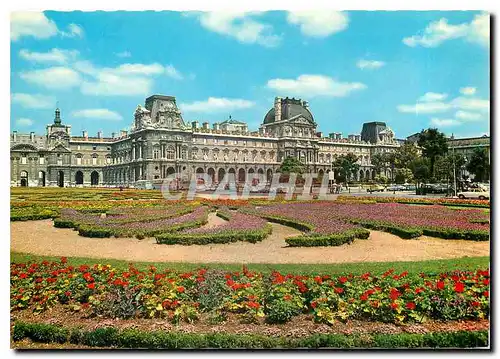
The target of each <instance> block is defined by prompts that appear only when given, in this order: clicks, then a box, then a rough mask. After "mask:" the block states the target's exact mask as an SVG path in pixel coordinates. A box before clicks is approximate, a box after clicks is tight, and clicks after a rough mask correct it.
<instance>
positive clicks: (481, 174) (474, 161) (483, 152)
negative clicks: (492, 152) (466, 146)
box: [466, 148, 490, 182]
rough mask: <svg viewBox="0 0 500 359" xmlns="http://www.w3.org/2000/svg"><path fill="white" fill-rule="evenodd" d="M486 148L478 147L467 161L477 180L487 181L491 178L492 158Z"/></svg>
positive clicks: (468, 167)
mask: <svg viewBox="0 0 500 359" xmlns="http://www.w3.org/2000/svg"><path fill="white" fill-rule="evenodd" d="M489 157H490V156H489V153H488V150H487V149H486V148H476V149H474V152H473V153H472V156H471V159H470V161H468V163H467V166H466V168H467V171H469V172H470V173H472V174H473V175H474V180H475V181H477V182H482V181H487V180H489V178H490V158H489Z"/></svg>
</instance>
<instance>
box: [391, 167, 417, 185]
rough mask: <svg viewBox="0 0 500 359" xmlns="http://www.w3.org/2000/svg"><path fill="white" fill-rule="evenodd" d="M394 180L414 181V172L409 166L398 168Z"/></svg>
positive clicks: (398, 181) (399, 181) (402, 181)
mask: <svg viewBox="0 0 500 359" xmlns="http://www.w3.org/2000/svg"><path fill="white" fill-rule="evenodd" d="M394 182H396V183H399V184H401V183H411V182H413V172H412V171H411V170H410V169H409V168H406V167H405V168H396V170H395V171H394Z"/></svg>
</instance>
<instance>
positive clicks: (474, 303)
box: [472, 301, 481, 307]
mask: <svg viewBox="0 0 500 359" xmlns="http://www.w3.org/2000/svg"><path fill="white" fill-rule="evenodd" d="M480 305H481V303H479V302H477V301H474V302H472V306H473V307H479V306H480Z"/></svg>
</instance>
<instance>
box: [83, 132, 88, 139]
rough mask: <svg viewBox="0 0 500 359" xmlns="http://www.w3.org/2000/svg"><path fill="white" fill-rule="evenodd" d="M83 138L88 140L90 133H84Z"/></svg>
mask: <svg viewBox="0 0 500 359" xmlns="http://www.w3.org/2000/svg"><path fill="white" fill-rule="evenodd" d="M82 134H83V138H85V139H87V138H89V133H88V132H87V131H82Z"/></svg>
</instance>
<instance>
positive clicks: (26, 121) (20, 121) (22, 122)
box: [16, 117, 33, 126]
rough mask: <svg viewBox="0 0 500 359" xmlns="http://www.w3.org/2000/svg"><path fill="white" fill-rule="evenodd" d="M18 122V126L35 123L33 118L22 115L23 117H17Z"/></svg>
mask: <svg viewBox="0 0 500 359" xmlns="http://www.w3.org/2000/svg"><path fill="white" fill-rule="evenodd" d="M16 124H17V125H18V126H31V125H33V120H31V119H29V118H24V117H21V118H18V119H17V121H16Z"/></svg>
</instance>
